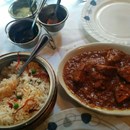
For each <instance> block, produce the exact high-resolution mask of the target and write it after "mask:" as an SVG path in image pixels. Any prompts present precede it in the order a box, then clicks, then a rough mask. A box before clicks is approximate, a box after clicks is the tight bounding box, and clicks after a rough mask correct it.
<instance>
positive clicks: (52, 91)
mask: <svg viewBox="0 0 130 130" xmlns="http://www.w3.org/2000/svg"><path fill="white" fill-rule="evenodd" d="M29 56H30V53H29V52H12V53H7V54H5V55H1V56H0V72H1V71H2V69H3V68H4V67H7V66H9V65H10V63H12V62H13V61H18V63H19V62H20V61H26V60H27V58H28V57H29ZM33 62H35V63H38V64H39V65H40V67H41V68H43V69H44V70H45V71H46V73H47V74H48V76H49V87H48V95H47V97H44V98H45V100H44V102H43V104H41V105H40V109H38V110H36V112H35V113H34V114H33V115H32V116H30V117H29V118H28V119H25V120H22V121H20V122H18V123H17V124H11V125H7V124H6V125H5V123H4V121H3V125H2V124H1V125H0V129H2V130H21V129H24V128H25V129H34V128H35V127H37V125H38V124H40V123H41V122H43V121H44V120H45V119H46V118H47V117H48V116H49V114H50V113H51V111H52V110H53V107H54V105H55V102H56V97H57V88H56V79H55V73H54V70H53V68H52V67H51V65H50V64H49V63H48V62H47V61H46V60H45V59H43V58H41V57H40V56H36V57H35V58H34V60H33ZM23 76H24V75H23ZM19 78H20V77H19ZM25 78H26V76H25ZM30 81H31V77H30ZM43 86H44V85H43ZM43 86H41V87H43ZM36 87H38V86H36ZM46 89H47V87H46ZM0 91H1V90H0ZM26 91H27V90H25V93H26ZM44 91H46V90H44ZM32 94H33V93H32ZM42 94H43V96H44V94H45V93H42ZM23 95H25V94H24V93H23ZM28 98H29V97H28ZM27 100H28V99H27ZM27 100H25V101H27ZM39 100H41V99H39ZM19 101H20V100H19ZM25 103H26V102H25ZM8 105H9V104H7V106H6V108H8ZM23 107H24V106H23ZM23 107H21V108H20V109H18V110H21V109H23ZM12 109H13V108H12ZM18 110H16V113H17V112H18ZM1 112H2V111H1ZM21 116H22V115H21ZM0 120H2V119H0ZM7 120H8V118H7ZM14 120H15V118H14ZM8 121H9V120H8Z"/></svg>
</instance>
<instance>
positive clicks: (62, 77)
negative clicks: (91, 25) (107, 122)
mask: <svg viewBox="0 0 130 130" xmlns="http://www.w3.org/2000/svg"><path fill="white" fill-rule="evenodd" d="M104 49H117V50H119V51H122V52H123V54H124V53H125V55H126V56H127V54H129V55H130V46H127V45H122V44H116V43H115V44H114V43H90V44H87V45H83V46H80V47H78V48H75V49H72V50H70V51H69V52H68V53H67V54H66V55H65V56H64V57H63V59H62V60H61V62H60V64H59V67H58V73H57V78H58V82H59V83H60V85H61V86H62V87H63V89H64V90H65V92H66V93H67V94H68V95H69V96H70V97H71V98H72V99H73V100H74V101H76V102H77V103H79V104H80V105H81V106H83V107H85V108H87V109H91V110H94V111H97V112H99V113H102V114H108V115H120V116H123V115H126V116H128V115H130V108H127V107H126V108H114V107H113V106H112V107H111V108H107V107H101V106H98V103H99V102H98V98H99V97H101V95H100V94H101V93H100V94H99V93H98V94H99V95H100V96H99V97H97V96H96V95H95V94H94V91H93V93H92V95H89V93H91V92H90V91H89V92H88V91H87V90H88V89H87V86H86V87H85V90H84V89H83V88H82V87H83V85H82V86H81V84H83V82H82V81H81V80H84V75H81V77H82V79H81V77H80V74H81V73H83V74H84V73H85V74H86V75H85V76H87V75H88V73H92V71H93V72H95V71H94V68H92V71H91V72H89V71H85V68H84V70H82V67H83V66H82V65H84V63H88V62H89V63H90V61H93V62H91V63H94V62H95V61H96V60H94V59H93V57H92V56H91V54H92V52H93V51H96V52H97V51H98V52H99V51H101V50H104ZM90 51H91V52H90ZM83 52H84V54H83ZM87 52H89V53H87ZM79 54H80V56H81V57H83V56H84V59H82V62H81V60H80V59H81V57H80V58H79V57H78V55H79ZM87 54H89V55H90V57H91V59H90V60H89V61H88V60H87V59H85V57H86V55H87ZM107 54H108V53H107ZM112 54H113V53H111V55H112ZM87 56H88V55H87ZM95 56H97V57H98V56H99V55H98V54H97V55H96V54H95ZM115 56H116V57H117V55H115ZM72 57H73V60H72V59H71V58H72ZM74 57H75V58H74ZM88 57H89V56H88ZM98 58H99V57H98ZM70 59H71V62H70V61H69V60H70ZM102 59H103V58H102ZM121 59H122V58H121ZM124 59H125V58H124ZM68 61H69V62H68ZM101 61H102V60H101ZM79 62H80V63H83V64H80V66H79V64H78V63H79ZM102 62H103V61H102ZM96 63H97V62H96ZM103 63H104V62H103ZM87 65H88V64H87ZM122 65H123V63H122ZM77 66H79V71H75V68H77ZM66 67H67V68H66ZM88 67H90V66H88ZM65 68H66V69H65ZM86 68H87V66H86ZM116 69H117V68H116ZM67 70H68V72H67ZM80 70H81V71H80ZM84 71H85V72H84ZM66 72H67V73H66ZM75 72H78V73H75ZM80 72H81V73H80ZM87 72H88V73H87ZM115 73H118V72H117V71H116V72H115ZM105 74H106V73H105ZM66 75H67V76H66ZM76 75H77V77H75V76H76ZM78 75H79V76H78ZM96 76H99V75H95V77H96ZM79 77H80V78H79ZM91 77H92V76H91ZM110 77H111V76H110ZM112 77H113V75H112ZM74 78H75V79H74ZM87 78H88V79H89V77H87ZM79 79H81V80H79ZM121 79H122V78H121ZM77 81H78V82H77ZM84 81H85V83H87V84H89V83H90V80H84ZM92 81H94V82H93V85H94V83H95V79H92ZM96 81H97V80H96ZM121 81H122V80H121ZM105 84H106V82H105ZM88 86H89V85H88ZM102 86H103V85H102ZM115 86H116V85H115ZM88 88H90V87H88ZM92 90H93V89H92ZM94 90H95V89H94ZM96 90H97V89H96ZM105 90H106V89H105ZM102 91H103V90H100V91H98V92H102ZM129 91H130V90H129ZM103 92H104V91H103ZM114 92H115V91H114ZM120 92H121V91H120ZM122 92H124V91H123V90H122ZM111 93H113V90H111ZM126 93H127V92H126ZM85 94H86V97H87V95H89V96H90V99H91V96H94V97H95V101H94V100H93V101H91V102H89V100H87V99H88V98H89V97H87V98H86V99H85V98H84V97H85ZM120 94H121V93H120ZM123 94H124V93H123ZM79 95H81V96H79ZM106 95H107V94H106ZM106 95H104V96H106ZM108 95H109V93H108ZM124 95H125V94H124ZM114 96H115V95H114ZM96 97H97V98H96ZM113 100H114V101H115V100H116V99H115V98H114V99H113ZM110 101H111V100H110ZM93 102H98V103H97V106H96V105H95V104H94V103H93ZM106 102H108V101H106ZM99 104H100V103H99ZM118 105H119V104H118ZM120 105H121V104H120Z"/></svg>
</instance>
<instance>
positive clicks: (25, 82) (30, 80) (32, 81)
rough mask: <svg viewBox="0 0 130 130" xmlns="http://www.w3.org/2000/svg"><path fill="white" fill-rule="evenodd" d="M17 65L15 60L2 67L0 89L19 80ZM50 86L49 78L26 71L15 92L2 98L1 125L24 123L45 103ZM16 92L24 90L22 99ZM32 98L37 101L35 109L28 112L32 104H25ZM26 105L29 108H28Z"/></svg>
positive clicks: (0, 109) (0, 101)
mask: <svg viewBox="0 0 130 130" xmlns="http://www.w3.org/2000/svg"><path fill="white" fill-rule="evenodd" d="M22 64H23V63H22V62H20V65H19V68H20V67H21V65H22ZM16 65H17V62H16V61H14V62H13V63H11V64H10V66H8V67H5V68H3V69H2V71H1V74H0V79H2V80H1V82H0V91H3V90H2V89H5V88H6V87H7V86H8V87H10V86H9V85H8V84H9V83H13V82H14V81H15V80H18V78H17V69H16ZM41 71H42V69H41ZM43 71H44V70H43ZM49 86H50V84H49V80H48V81H46V80H44V79H41V78H39V77H34V76H33V75H29V74H28V73H27V71H24V73H23V74H22V75H21V76H20V78H19V80H18V84H17V87H16V89H15V90H14V92H13V94H12V95H11V96H5V97H4V98H1V99H0V125H3V126H9V125H14V124H18V123H22V122H23V121H25V120H27V119H29V118H30V117H32V116H33V115H34V114H35V113H36V112H37V111H38V110H39V109H40V108H41V107H42V106H43V105H44V103H45V101H46V99H47V97H48V94H49ZM4 91H5V92H8V91H9V90H8V91H7V90H6V89H5V90H4ZM16 92H22V98H21V99H17V98H16ZM3 94H4V93H3ZM32 99H33V100H35V102H36V105H35V110H34V111H32V112H30V111H29V112H28V110H29V108H30V106H29V104H28V105H25V104H26V102H27V101H28V100H32ZM33 100H32V101H33ZM16 103H17V104H18V105H19V107H18V108H17V109H16V108H14V107H13V105H14V104H16ZM26 107H27V108H28V107H29V108H28V109H27V110H26ZM30 110H32V108H30Z"/></svg>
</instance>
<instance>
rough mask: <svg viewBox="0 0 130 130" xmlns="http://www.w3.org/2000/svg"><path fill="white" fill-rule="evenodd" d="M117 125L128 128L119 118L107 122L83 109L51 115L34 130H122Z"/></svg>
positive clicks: (105, 118) (103, 117)
mask: <svg viewBox="0 0 130 130" xmlns="http://www.w3.org/2000/svg"><path fill="white" fill-rule="evenodd" d="M115 122H118V123H115ZM118 124H123V127H124V128H125V129H127V128H129V127H128V126H127V125H126V124H125V123H123V122H122V121H121V120H120V119H119V118H115V117H111V120H109V118H108V117H106V116H102V115H98V114H96V113H93V112H90V111H88V110H85V109H83V108H71V109H67V110H64V111H61V112H59V113H57V114H55V115H52V116H51V117H49V118H48V119H47V120H46V121H45V122H44V123H43V124H42V125H40V126H39V127H38V128H36V130H41V129H44V130H122V127H121V126H118ZM127 130H128V129H127Z"/></svg>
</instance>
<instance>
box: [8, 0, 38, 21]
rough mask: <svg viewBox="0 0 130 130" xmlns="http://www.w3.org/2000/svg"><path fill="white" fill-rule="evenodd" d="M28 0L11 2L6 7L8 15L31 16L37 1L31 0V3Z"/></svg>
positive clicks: (19, 17)
mask: <svg viewBox="0 0 130 130" xmlns="http://www.w3.org/2000/svg"><path fill="white" fill-rule="evenodd" d="M29 1H30V0H27V1H24V0H17V1H15V2H13V3H12V4H11V5H10V6H9V9H8V12H9V14H10V16H11V17H12V18H14V19H22V18H32V17H33V16H34V15H35V14H36V12H37V3H36V1H35V2H33V0H31V3H29ZM29 4H30V5H29Z"/></svg>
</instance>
